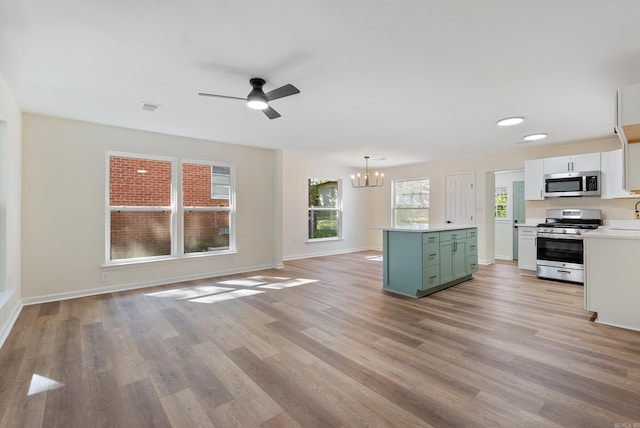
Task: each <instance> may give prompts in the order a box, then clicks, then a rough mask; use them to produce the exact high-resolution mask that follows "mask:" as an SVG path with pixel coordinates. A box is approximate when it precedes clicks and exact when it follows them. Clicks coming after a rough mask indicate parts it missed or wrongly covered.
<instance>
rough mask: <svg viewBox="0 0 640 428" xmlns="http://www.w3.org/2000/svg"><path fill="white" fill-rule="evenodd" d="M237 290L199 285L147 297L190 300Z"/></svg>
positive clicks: (149, 294) (151, 294) (148, 294)
mask: <svg viewBox="0 0 640 428" xmlns="http://www.w3.org/2000/svg"><path fill="white" fill-rule="evenodd" d="M233 290H235V288H230V287H218V286H215V285H198V286H195V287H188V288H175V289H173V290H166V291H157V292H155V293H147V294H145V295H146V296H151V297H167V298H171V299H176V300H190V299H195V298H198V297H202V296H209V295H211V294H218V293H223V292H225V291H233Z"/></svg>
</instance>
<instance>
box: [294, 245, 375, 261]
mask: <svg viewBox="0 0 640 428" xmlns="http://www.w3.org/2000/svg"><path fill="white" fill-rule="evenodd" d="M367 250H370V248H350V249H347V250H335V251H321V252H317V253H305V254H293V255H290V256H284V257H283V260H284V261H287V260H299V259H311V258H313V257H324V256H337V255H339V254H349V253H357V252H358V251H367Z"/></svg>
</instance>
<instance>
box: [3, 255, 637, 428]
mask: <svg viewBox="0 0 640 428" xmlns="http://www.w3.org/2000/svg"><path fill="white" fill-rule="evenodd" d="M381 277H382V263H381V254H380V253H378V252H373V251H365V252H358V253H353V254H347V255H340V256H329V257H321V258H315V259H305V260H298V261H290V262H287V263H285V268H284V269H273V270H265V271H260V272H254V273H250V274H243V275H233V276H229V277H221V278H213V279H210V280H200V281H191V282H185V283H179V284H172V285H168V286H162V287H154V288H147V289H143V290H136V291H130V292H121V293H112V294H106V295H100V296H93V297H86V298H80V299H73V300H65V301H61V302H54V303H47V304H41V305H32V306H27V307H25V308H24V309H23V310H22V313H21V314H20V316H19V318H18V320H17V322H16V324H15V326H14V328H13V330H12V332H11V333H10V335H9V337H8V339H7V341H6V342H5V344H4V346H3V347H2V349H0V427H65V428H68V427H82V428H84V427H212V426H219V427H235V426H237V427H316V426H317V427H334V426H335V427H339V426H341V427H356V426H373V427H376V426H385V427H388V426H399V427H409V426H416V427H417V426H421V427H422V426H434V427H448V426H455V427H485V426H505V427H506V426H508V427H517V426H529V427H541V426H545V427H546V426H549V427H554V426H555V427H559V426H562V427H572V426H574V427H615V426H619V427H627V426H629V427H633V426H640V332H634V331H628V330H623V329H617V328H613V327H607V326H602V325H598V324H594V323H593V322H592V321H591V317H592V314H591V313H590V312H586V311H584V310H583V309H582V307H583V288H582V287H581V286H579V285H572V284H566V283H559V282H554V281H542V280H538V279H536V278H531V277H527V276H521V275H519V274H518V271H517V268H516V267H515V266H513V265H510V264H497V265H493V266H481V267H480V271H479V272H478V273H477V274H475V275H474V279H473V280H471V281H467V282H465V283H463V284H459V285H457V286H455V287H452V288H449V289H447V290H443V291H440V292H438V293H435V294H433V295H431V296H428V297H425V298H423V299H418V300H416V299H410V298H405V297H402V296H398V295H394V294H390V293H387V292H384V291H382V289H381ZM634 423H635V424H637V425H634ZM616 424H618V425H616Z"/></svg>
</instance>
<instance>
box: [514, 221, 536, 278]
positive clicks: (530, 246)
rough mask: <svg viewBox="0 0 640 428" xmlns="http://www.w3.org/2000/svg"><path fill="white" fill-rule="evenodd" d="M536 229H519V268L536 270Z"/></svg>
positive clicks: (524, 227)
mask: <svg viewBox="0 0 640 428" xmlns="http://www.w3.org/2000/svg"><path fill="white" fill-rule="evenodd" d="M536 235H537V231H536V228H535V227H526V226H520V227H518V268H519V269H527V270H536Z"/></svg>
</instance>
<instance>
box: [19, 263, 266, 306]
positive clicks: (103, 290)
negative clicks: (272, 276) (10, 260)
mask: <svg viewBox="0 0 640 428" xmlns="http://www.w3.org/2000/svg"><path fill="white" fill-rule="evenodd" d="M277 267H278V266H277V265H276V264H268V265H260V266H251V267H246V268H241V269H230V270H224V271H216V272H208V273H201V274H197V275H187V276H180V277H173V278H162V279H159V280H151V281H142V282H131V283H127V284H118V285H113V286H107V287H100V288H90V289H87V290H80V291H72V292H68V293H55V294H48V295H45V296H37V297H29V298H25V299H22V303H23V304H24V305H37V304H39V303H47V302H57V301H59V300H69V299H76V298H78V297H87V296H97V295H99V294H107V293H116V292H118V291H128V290H137V289H141V288H148V287H155V286H158V285H166V284H173V283H178V282H186V281H194V280H198V279H206V278H216V277H219V276H225V275H234V274H238V273H247V272H254V271H258V270H264V269H273V268H277Z"/></svg>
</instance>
